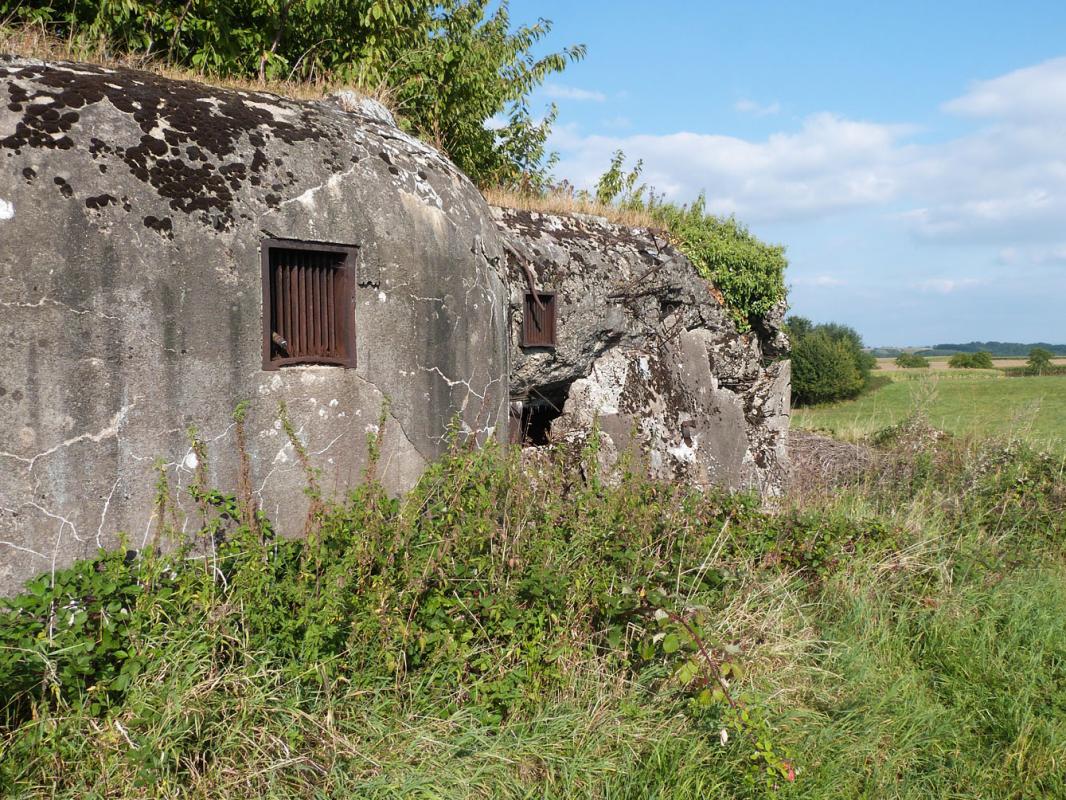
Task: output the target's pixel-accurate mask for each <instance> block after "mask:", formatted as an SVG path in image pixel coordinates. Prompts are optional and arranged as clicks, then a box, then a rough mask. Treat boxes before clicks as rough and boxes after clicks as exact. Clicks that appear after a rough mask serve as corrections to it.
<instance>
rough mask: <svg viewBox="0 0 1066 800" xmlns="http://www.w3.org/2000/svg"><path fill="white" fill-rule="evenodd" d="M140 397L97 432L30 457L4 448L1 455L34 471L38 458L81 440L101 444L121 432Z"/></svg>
mask: <svg viewBox="0 0 1066 800" xmlns="http://www.w3.org/2000/svg"><path fill="white" fill-rule="evenodd" d="M140 399H141V398H140V397H135V398H134V399H133V402H131V403H129V404H127V405H124V406H123V407H122V408H120V409H119V410H118V411H116V412H115V413H114V414H113V415H112V417H111V419H110V420H109V422H108V424H107V426H106V427H104V428H103V429H102V430H100V431H97V432H96V433H82V434H79V435H78V436H73V437H71V438H70V439H67V440H65V441H63V442H60V443H59V444H57V445H55V446H53V447H50V448H48V449H47V450H43V451H41V452H40V453H37V455H35V456H32V457H30V458H26V457H24V456H19V455H16V454H15V453H8V452H5V451H2V450H0V457H2V458H10V459H12V460H14V461H18V462H21V463H23V464H25V465H26V470H27V471H28V472H32V471H33V468H34V466H35V465H36V463H37V461H38V459H41V458H46V457H47V456H50V455H52V454H53V453H56V452H58V451H60V450H63V449H65V448H67V447H71V446H73V445H76V444H79V443H81V442H93V443H94V444H99V443H100V442H102V441H104V440H105V439H113V438H116V437H117V436H118V435H119V432H120V431H121V429H122V424H123V423H124V422H125V421H126V417H127V416H128V415H129V413H130V411H132V410H133V409H134V408H136V407H137V401H138V400H140Z"/></svg>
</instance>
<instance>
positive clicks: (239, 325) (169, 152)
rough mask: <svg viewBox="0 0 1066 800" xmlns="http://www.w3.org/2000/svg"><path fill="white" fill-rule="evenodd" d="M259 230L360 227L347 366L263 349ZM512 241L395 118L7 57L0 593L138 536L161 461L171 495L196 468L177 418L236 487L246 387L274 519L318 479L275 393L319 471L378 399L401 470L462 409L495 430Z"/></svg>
mask: <svg viewBox="0 0 1066 800" xmlns="http://www.w3.org/2000/svg"><path fill="white" fill-rule="evenodd" d="M343 105H345V106H346V107H348V106H347V104H343ZM266 237H277V238H292V239H299V240H308V241H318V242H330V243H339V244H350V245H358V247H359V256H358V265H357V280H358V286H357V288H356V326H357V337H358V338H357V341H358V351H357V358H358V366H357V368H356V369H344V368H340V367H325V366H314V367H292V368H286V369H283V370H279V371H274V372H264V371H263V370H262V369H261V341H262V338H261V337H262V329H263V322H262V295H261V277H260V262H259V252H258V248H259V243H260V241H261V240H263V239H264V238H266ZM500 257H501V250H500V241H499V235H498V232H497V228H496V225H495V223H494V221H493V219H492V217H491V216H490V213H489V211H488V208H487V206H486V205H485V203H484V200H483V199H482V198H481V196H480V194H479V193H478V192H477V190H476V189H475V188H474V187H473V186H472V185H471V183H470V182H469V180H468V179H467V178H466V177H465V176H463V175H462V174H461V173H459V172H458V171H457V170H456V169H455V167H454V166H453V165H451V164H450V163H449V162H447V161H446V160H445V159H443V158H442V157H441V156H440V155H439V154H438V153H436V152H435V151H433V150H432V149H431V148H429V147H427V146H426V145H424V144H422V143H420V142H418V141H417V140H415V139H412V138H411V137H409V136H407V135H405V134H403V133H401V132H400V131H399V130H398V129H396V128H395V127H394V126H393V125H391V124H390V122H389V121H388V119H387V116H382V115H380V114H376V115H375V114H369V113H366V112H365V111H363V112H360V111H359V110H358V109H356V110H355V111H346V110H344V109H342V108H341V107H339V104H337V103H333V102H325V101H324V102H321V103H314V104H308V103H295V102H290V101H287V100H283V99H281V98H278V97H276V96H273V95H268V94H260V93H253V92H235V91H224V90H215V89H211V88H207V87H204V86H201V85H198V84H192V83H184V82H177V81H168V80H163V79H160V78H158V77H154V76H151V75H148V74H145V73H139V72H132V71H126V70H108V69H103V68H98V67H92V66H86V65H73V64H47V65H46V64H41V63H36V62H29V61H24V60H14V59H4V58H2V57H0V338H2V340H3V342H4V355H3V356H2V357H0V414H2V418H3V420H4V425H3V426H2V427H0V594H2V593H8V592H10V591H13V590H14V589H16V588H17V586H18V584H19V583H20V582H21V581H22V580H24V579H25V578H27V577H29V576H30V575H32V574H35V573H38V572H41V571H44V570H48V569H51V568H53V567H55V566H62V565H64V564H66V563H67V562H69V561H71V560H72V559H75V558H78V557H84V556H89V555H91V554H92V553H93V552H95V550H96V548H97V547H99V546H110V545H114V544H115V543H116V542H117V538H116V536H115V535H114V532H115V531H124V532H126V533H127V534H128V535H129V539H130V542H131V544H132V545H133V546H134V547H137V546H139V545H140V544H141V543H142V542H143V541H144V540H145V538H146V536H147V535H148V532H149V530H150V529H151V526H152V524H153V519H152V515H153V502H152V497H153V491H154V490H153V485H154V482H155V478H154V475H153V464H154V463H155V462H156V460H157V459H162V460H163V462H164V463H165V464H166V471H167V474H168V476H169V478H170V480H171V481H172V482H173V484H174V485H175V487H176V488H177V490H178V491H177V492H176V494H177V496H178V497H181V496H182V495H183V494H184V493H183V492H182V491H181V488H182V487H184V486H186V485H188V482H189V480H190V478H191V476H192V474H193V472H192V471H193V469H194V466H195V461H196V459H195V456H194V454H193V453H192V451H191V449H190V447H189V444H188V440H187V436H186V430H187V428H188V427H189V426H196V427H197V428H198V429H199V431H200V434H201V436H202V437H203V438H204V439H205V440H206V441H207V443H208V473H209V477H210V479H211V480H212V481H213V482H215V484H216V485H220V486H222V487H232V486H233V484H234V481H235V478H236V475H237V463H236V459H237V454H236V447H235V443H234V425H233V422H232V420H231V412H232V411H233V409H234V407H235V406H236V405H237V403H238V402H240V401H242V400H248V401H250V407H249V410H248V418H247V419H248V421H247V428H248V447H249V451H250V454H251V457H252V465H253V466H252V469H253V474H252V482H253V485H254V488H255V494H256V495H257V497H258V499H259V501H260V502H261V503H262V506H263V507H264V508H265V509H266V511H268V512H269V513H270V514H271V516H272V517H274V518H275V519H276V520H277V522H278V524H279V527H280V529H281V530H283V531H284V530H300V529H301V528H302V520H303V517H304V514H305V510H306V507H307V498H306V497H305V495H304V493H303V491H302V489H303V485H304V483H303V477H302V472H301V470H300V468H299V466H298V465H297V464H296V462H295V459H294V454H293V452H292V447H291V445H289V444H288V443H287V440H286V436H285V434H284V432H283V431H281V430H280V423H279V422H278V402H279V401H280V400H284V401H285V402H286V403H287V405H288V408H289V413H290V416H291V418H292V421H293V424H294V426H295V428H296V430H297V431H298V434H299V436H300V438H301V440H303V441H305V442H306V443H307V448H308V450H309V452H310V454H311V460H312V463H313V465H314V466H315V467H318V468H320V469H322V470H323V473H322V478H321V485H322V487H323V488H324V489H325V490H327V491H330V492H337V493H342V492H344V490H345V489H346V488H348V487H349V486H351V485H352V484H353V482H355V481H357V480H358V478H359V476H360V474H361V471H362V470H363V468H364V465H365V458H366V434H367V431H368V429H370V428H371V426H373V425H375V424H376V422H377V419H378V416H379V412H380V409H381V406H382V403H383V401H384V399H385V398H386V397H388V398H389V399H390V401H391V406H390V411H389V414H388V418H387V424H386V430H385V435H384V442H383V444H384V453H383V456H382V463H381V466H380V473H381V474H382V476H383V478H384V480H385V482H386V484H387V485H388V486H390V487H391V488H392V489H394V490H402V489H404V488H406V487H408V486H410V485H411V484H412V482H413V481H414V480H416V479H417V477H418V475H419V474H420V472H421V470H422V467H423V465H424V464H425V463H426V461H427V460H429V459H432V458H434V457H435V456H437V455H438V454H439V453H440V452H441V449H442V439H443V437H444V436H445V431H446V427H447V425H448V424H449V422H450V421H451V420H453V419H454V418H456V417H458V418H460V419H461V420H462V423H463V425H464V427H465V428H466V429H467V430H468V431H470V432H475V433H477V434H478V435H481V436H484V435H488V434H490V433H491V432H492V431H493V429H494V427H495V426H496V425H497V422H498V419H499V418H500V415H501V413H502V414H504V415H505V414H506V410H505V409H506V402H507V375H508V352H507V347H508V343H507V336H508V330H507V308H506V302H507V294H506V289H505V286H504V283H503V281H502V280H501V277H500V275H499V274H498V272H497V270H498V269H499V264H500ZM504 419H506V416H504ZM191 524H192V523H190V525H191Z"/></svg>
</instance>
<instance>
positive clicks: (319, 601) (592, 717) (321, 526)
mask: <svg viewBox="0 0 1066 800" xmlns="http://www.w3.org/2000/svg"><path fill="white" fill-rule="evenodd" d="M907 430H910V429H909V428H901V429H900V431H901V432H900V433H894V434H893V435H892V436H886V437H885V438H884V441H885V442H886V443H887V442H891V443H892V446H893V447H894V448H895V450H893V451H892V452H886V453H885V454H884V457H883V459H882V461H881V462H880V463H879V464H878V466H877V468H876V470H873V471H871V473H870V475H869V477H863V476H857V477H856V479H855V480H854V481H853V482H851V483H849V484H848V485H844V486H836V487H827V490H826V492H825V494H824V496H819V497H815V498H811V497H809V498H807V500H806V503H807V505H804V506H795V507H785V508H783V509H782V510H780V511H779V512H777V513H767V512H764V511H760V510H759V505H758V501H757V499H756V498H755V497H752V496H747V495H733V496H729V495H726V494H721V493H716V492H695V491H690V490H685V489H683V488H681V487H678V486H671V485H666V484H658V483H650V482H647V481H645V480H643V479H641V478H639V477H637V476H635V475H633V474H626V475H622V476H621V477H619V479H618V481H617V482H605V481H604V480H603V479H602V478H600V477H599V476H598V474H597V471H596V469H595V468H594V466H593V465H594V464H595V463H596V460H597V457H596V447H595V440H593V441H592V443H591V444H590V445H589V446H588V447H586V448H585V449H584V450H583V451H569V452H565V453H560V454H558V455H557V458H556V459H555V460H551V461H544V462H541V463H539V464H536V465H531V464H529V463H526V464H523V462H522V461H521V460H520V458H519V457H518V455H517V454H516V453H515V452H513V451H510V450H507V449H503V448H498V447H489V448H487V449H484V450H480V451H474V450H469V449H466V448H463V447H458V446H457V447H456V448H455V449H454V451H453V452H452V454H451V455H450V456H449V457H447V458H446V459H444V460H443V461H442V462H440V463H438V464H436V465H434V466H433V467H432V468H431V469H430V470H429V471H428V472H427V474H426V476H425V478H424V479H423V481H422V482H421V484H420V485H419V487H418V488H417V489H416V490H415V491H414V492H413V493H412V494H410V495H409V496H407V497H405V498H402V499H398V498H390V497H388V496H387V495H386V494H385V493H384V492H383V491H382V490H381V488H380V487H379V486H377V485H376V484H375V483H374V482H373V479H372V478H373V474H372V473H373V467H371V474H370V475H369V476H368V477H370V479H371V480H370V482H369V483H368V484H367V485H365V486H363V487H361V488H359V489H358V490H356V491H355V492H354V493H353V494H352V495H351V496H350V497H349V498H348V499H347V500H346V501H345V502H344V503H341V504H333V503H328V502H326V501H325V500H324V499H323V498H321V497H320V496H319V495H318V490H317V488H316V487H317V483H316V482H315V481H314V480H313V478H314V475H313V473H309V487H310V489H309V491H310V492H311V494H312V500H313V502H312V503H311V512H310V515H309V520H308V527H309V535H308V537H307V538H306V540H300V539H297V540H288V539H283V538H281V537H279V536H278V535H277V533H276V532H275V531H273V529H272V527H271V525H270V523H269V521H268V520H267V519H266V518H265V517H264V516H263V515H262V513H260V512H258V511H256V510H255V508H254V505H252V495H251V494H250V493H247V492H245V491H242V490H238V492H237V494H235V495H230V494H227V493H224V492H219V491H217V490H214V489H210V488H208V487H207V486H205V485H204V484H203V482H202V481H201V480H200V478H197V480H195V481H194V482H193V486H192V488H191V490H190V491H191V492H192V496H193V499H194V500H195V501H196V503H197V506H198V508H199V511H198V516H200V518H201V521H202V523H203V524H202V529H201V531H200V533H199V534H198V535H196V536H193V537H191V538H189V539H180V538H179V537H178V535H177V533H176V531H175V526H174V524H173V514H174V511H173V509H174V508H175V504H174V503H173V499H174V498H173V497H172V495H171V491H172V490H171V488H170V487H169V486H168V485H167V484H166V482H165V481H162V482H161V483H160V487H159V503H160V508H161V510H163V511H164V513H163V514H161V515H160V517H159V519H160V520H162V521H163V523H162V524H160V525H159V526H158V527H157V528H156V529H155V530H154V531H153V536H154V537H155V541H154V546H149V547H147V548H145V549H144V550H143V551H142V552H141V553H138V554H133V553H126V554H123V553H121V552H120V553H116V554H105V553H101V554H100V555H99V556H98V557H97V558H96V559H94V560H91V561H84V562H80V563H78V564H76V565H75V566H74V567H72V568H70V569H68V570H62V571H58V572H57V573H56V574H55V575H54V576H51V575H44V576H42V577H40V578H38V579H37V580H35V581H33V582H32V583H31V584H30V585H29V587H28V591H27V593H26V594H24V595H22V596H20V597H17V598H14V599H13V600H12V601H11V602H10V603H9V605H8V608H7V609H6V610H5V611H4V612H3V613H2V615H0V647H2V649H0V696H3V697H4V698H5V705H4V710H3V723H2V725H3V728H2V730H3V734H2V740H0V742H2V744H0V746H2V748H3V749H2V751H0V793H3V794H4V795H5V796H11V797H21V796H35V795H47V796H51V797H79V798H81V797H90V796H91V797H144V796H154V797H212V798H215V797H223V798H225V797H248V796H271V797H349V796H359V797H397V796H437V797H442V796H443V797H528V796H531V795H532V796H538V797H560V798H563V797H566V798H573V797H589V798H593V797H595V798H606V797H632V798H645V797H651V796H660V797H671V798H684V797H706V796H730V797H768V796H780V797H810V798H823V797H827V796H833V797H881V796H888V795H891V796H897V797H914V798H924V797H930V796H952V797H972V798H977V797H982V798H988V797H1037V796H1040V797H1050V796H1058V795H1059V794H1061V793H1062V792H1063V791H1066V783H1064V778H1063V773H1062V770H1061V764H1060V763H1059V762H1058V759H1059V757H1060V755H1061V752H1063V748H1064V747H1066V721H1064V720H1066V716H1064V714H1063V713H1062V711H1063V709H1064V708H1066V622H1064V620H1066V613H1064V612H1066V578H1064V573H1063V569H1062V568H1063V562H1062V543H1063V535H1064V534H1066V513H1064V512H1066V481H1064V476H1063V461H1062V459H1061V458H1060V457H1051V456H1047V455H1043V454H1040V453H1038V452H1035V451H1032V450H1029V449H1027V448H1024V447H1018V446H1014V445H1011V446H1004V445H996V444H985V445H974V446H970V445H968V444H965V443H962V442H959V441H955V440H951V439H943V438H933V439H929V440H927V441H926V440H923V441H920V442H915V441H911V440H906V431H907ZM194 441H195V439H194ZM378 445H379V443H378V442H377V441H376V440H374V439H372V440H371V442H370V451H371V454H372V455H373V454H375V453H377V452H379V447H378ZM198 452H199V453H200V454H201V455H206V450H204V449H202V448H201V449H200V450H198ZM201 464H203V461H201ZM199 474H200V475H201V476H203V475H206V471H200V473H199ZM164 545H166V546H164ZM157 546H158V547H159V548H160V549H157Z"/></svg>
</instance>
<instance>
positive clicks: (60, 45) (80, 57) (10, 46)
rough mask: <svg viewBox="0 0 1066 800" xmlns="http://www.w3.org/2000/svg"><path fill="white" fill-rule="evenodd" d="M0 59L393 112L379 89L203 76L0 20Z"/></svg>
mask: <svg viewBox="0 0 1066 800" xmlns="http://www.w3.org/2000/svg"><path fill="white" fill-rule="evenodd" d="M0 55H10V56H16V57H19V58H29V59H38V60H41V61H76V62H80V63H86V64H94V65H96V66H100V67H106V68H112V69H114V68H121V69H137V70H142V71H144V72H149V73H151V74H153V75H158V76H159V77H161V78H167V79H169V80H178V81H193V82H196V83H202V84H204V85H205V86H211V87H215V88H218V89H233V90H235V91H246V92H267V93H269V94H275V95H278V96H280V97H285V98H288V99H290V100H321V99H322V98H324V97H326V96H328V95H330V94H332V93H334V92H341V91H352V92H355V93H356V94H357V95H360V96H362V97H367V98H370V99H372V100H376V101H377V102H379V103H381V104H382V105H384V106H385V107H386V108H387V109H389V110H390V111H391V112H393V113H396V112H397V111H398V109H397V107H396V103H395V98H394V97H393V93H392V92H391V91H390V90H389V88H388V87H387V86H386V85H384V84H373V85H370V84H367V85H363V84H353V83H352V82H351V81H335V80H328V79H323V78H318V79H313V80H273V79H266V80H262V81H260V80H254V79H248V78H238V77H223V76H218V75H212V74H210V73H207V72H205V71H203V70H193V69H187V68H183V67H180V66H175V65H174V64H171V63H168V62H167V61H166V60H165V59H163V57H162V56H161V55H158V54H153V53H147V54H145V53H133V52H124V51H121V50H118V49H115V48H113V47H112V46H110V45H109V44H108V42H107V41H106V40H100V39H92V40H88V39H84V38H74V37H70V38H65V39H64V38H59V37H57V36H55V35H53V34H52V33H50V32H49V30H48V29H47V28H46V27H45V26H44V25H33V24H20V25H11V24H6V25H5V24H4V21H3V20H2V19H0Z"/></svg>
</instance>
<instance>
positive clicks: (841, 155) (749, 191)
mask: <svg viewBox="0 0 1066 800" xmlns="http://www.w3.org/2000/svg"><path fill="white" fill-rule="evenodd" d="M908 131H909V129H908V128H905V127H902V126H895V125H879V124H875V123H870V122H858V121H854V120H848V119H844V118H842V117H839V116H836V115H834V114H815V115H812V116H810V117H808V118H807V119H805V120H804V121H803V123H802V126H801V127H800V129H799V130H798V131H794V132H783V133H775V134H773V135H771V136H769V137H768V138H766V139H765V140H763V141H749V140H746V139H741V138H738V137H733V136H722V135H717V134H703V133H691V132H687V131H684V132H680V133H673V134H667V135H662V136H652V135H646V134H645V135H631V136H602V135H591V136H585V135H582V134H581V133H580V131H579V130H578V129H577V128H576V127H574V126H560V127H558V128H557V129H556V130H555V131H554V132H553V137H552V141H551V143H550V145H551V147H552V148H554V149H558V150H559V151H561V154H562V160H561V161H560V164H559V167H558V173H559V174H560V175H564V176H567V177H569V178H570V179H571V180H572V181H574V182H576V183H577V184H578V185H583V186H588V185H591V184H592V183H594V182H595V180H596V178H597V177H598V176H599V175H600V174H601V173H602V172H603V170H604V169H606V167H607V165H608V163H609V161H610V157H611V153H613V152H614V151H615V150H619V149H620V150H623V151H624V152H625V153H626V155H627V157H628V158H629V159H630V162H635V161H636V160H637V159H638V158H639V159H643V160H644V165H645V172H644V175H643V178H644V179H645V180H646V181H647V182H648V183H649V184H651V185H653V186H654V187H655V188H656V189H658V190H659V191H663V192H665V193H666V195H667V196H668V197H670V198H672V199H680V200H688V199H691V198H692V197H694V196H695V195H696V194H697V193H698V192H699V191H701V190H706V192H707V203H708V207H709V208H710V210H712V211H714V212H716V213H722V214H732V213H735V214H737V215H738V216H740V217H742V218H743V219H746V220H752V221H762V220H782V219H795V218H805V217H810V216H812V215H820V214H826V213H830V212H834V211H840V210H846V209H849V208H855V207H861V206H870V205H878V204H882V203H885V202H887V201H889V200H891V199H893V198H894V197H895V196H896V195H897V193H898V188H899V187H898V185H897V184H898V180H897V178H896V174H897V172H898V162H899V161H900V159H901V157H902V155H903V154H904V153H905V152H906V147H905V146H904V145H903V144H902V143H901V141H900V140H901V137H902V136H903V135H904V134H906V133H907V132H908Z"/></svg>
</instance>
